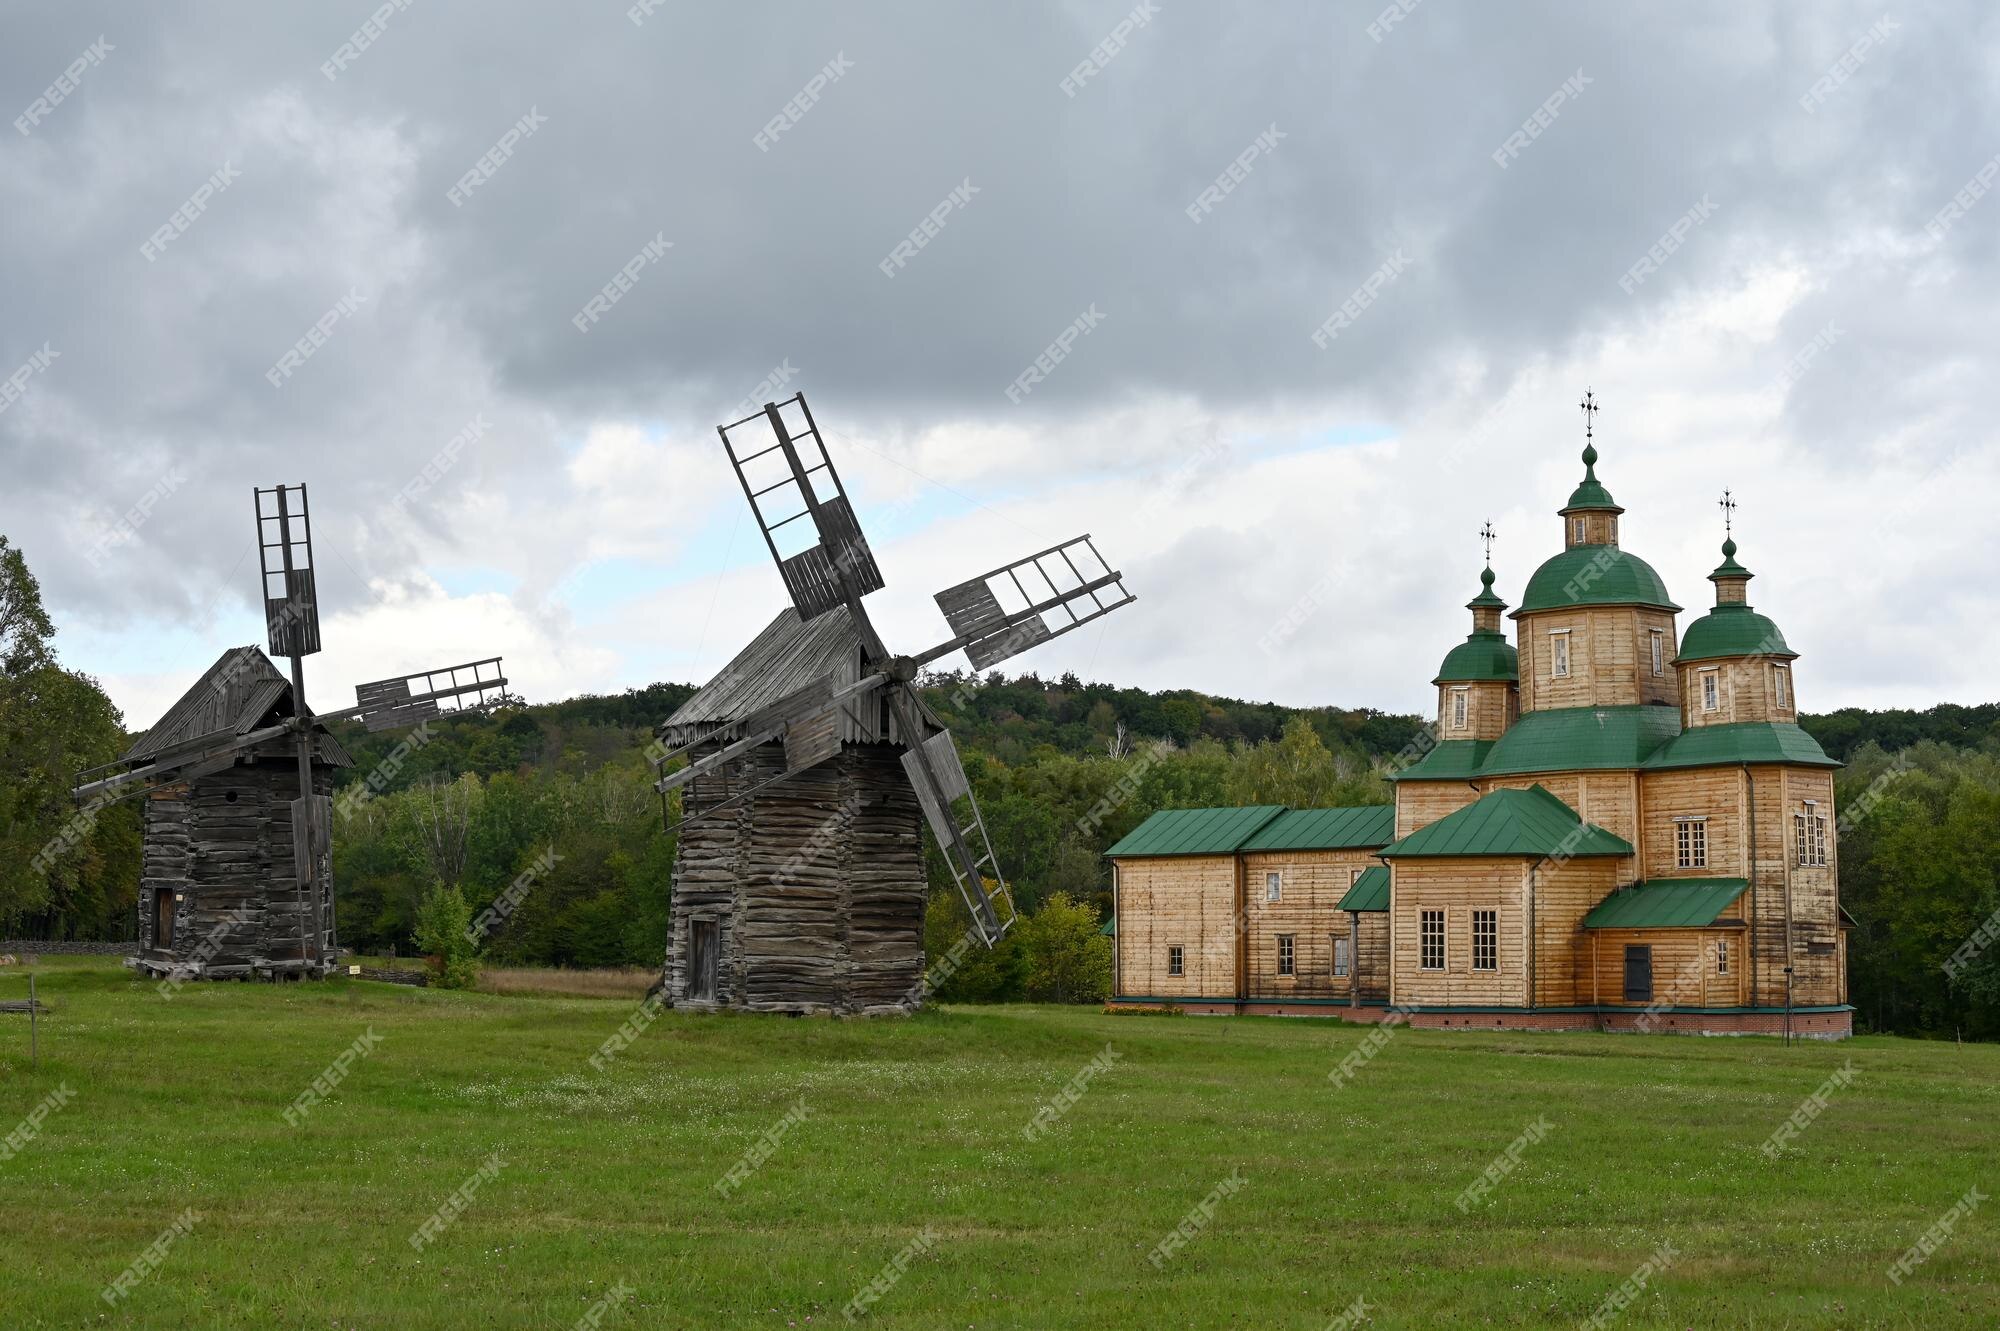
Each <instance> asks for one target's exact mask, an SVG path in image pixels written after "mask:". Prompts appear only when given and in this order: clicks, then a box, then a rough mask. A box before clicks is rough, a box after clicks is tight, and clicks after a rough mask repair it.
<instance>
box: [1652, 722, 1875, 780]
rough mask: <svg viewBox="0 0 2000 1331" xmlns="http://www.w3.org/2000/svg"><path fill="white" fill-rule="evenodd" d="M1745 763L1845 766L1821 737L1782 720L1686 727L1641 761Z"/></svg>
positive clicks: (1681, 764) (1655, 764)
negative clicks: (1822, 744)
mask: <svg viewBox="0 0 2000 1331" xmlns="http://www.w3.org/2000/svg"><path fill="white" fill-rule="evenodd" d="M1741 763H1795V764H1798V765H1800V766H1804V767H1841V766H1844V765H1845V764H1843V763H1841V762H1840V761H1839V760H1838V759H1836V758H1829V757H1827V756H1826V750H1825V749H1822V748H1821V747H1820V746H1819V741H1818V740H1816V739H1814V738H1813V737H1812V736H1811V735H1808V734H1807V733H1806V732H1805V731H1803V730H1801V729H1799V727H1797V726H1795V725H1791V724H1789V723H1786V722H1779V721H1736V722H1731V723H1730V724H1728V725H1720V726H1696V727H1694V728H1693V729H1691V730H1683V731H1682V732H1681V733H1680V734H1679V736H1677V737H1676V738H1675V739H1674V740H1673V741H1672V742H1670V743H1668V744H1666V745H1664V746H1662V747H1661V748H1660V749H1659V750H1658V751H1657V752H1656V753H1654V754H1653V755H1652V756H1651V757H1649V758H1647V759H1646V761H1645V762H1644V763H1643V764H1641V765H1642V766H1644V767H1646V768H1648V769H1649V770H1657V769H1659V768H1663V767H1734V766H1737V765H1739V764H1741Z"/></svg>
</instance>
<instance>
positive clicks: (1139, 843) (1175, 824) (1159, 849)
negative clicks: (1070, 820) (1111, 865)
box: [1104, 804, 1285, 857]
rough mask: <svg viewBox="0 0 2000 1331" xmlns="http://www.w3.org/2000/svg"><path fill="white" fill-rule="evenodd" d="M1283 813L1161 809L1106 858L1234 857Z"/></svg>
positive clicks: (1251, 808) (1254, 808)
mask: <svg viewBox="0 0 2000 1331" xmlns="http://www.w3.org/2000/svg"><path fill="white" fill-rule="evenodd" d="M1284 811H1285V806H1284V805H1282V804H1251V805H1247V806H1244V807H1242V808H1236V809H1162V810H1160V811H1159V812H1158V813H1156V814H1154V815H1153V816H1152V817H1151V818H1148V819H1147V820H1146V821H1145V822H1143V823H1140V824H1139V825H1138V826H1137V827H1135V828H1133V829H1132V830H1131V831H1130V832H1127V833H1126V834H1125V835H1124V836H1123V837H1120V838H1119V840H1118V843H1117V844H1116V845H1114V846H1112V847H1111V849H1109V850H1107V851H1105V852H1104V853H1105V854H1106V855H1109V856H1133V857H1137V856H1144V855H1234V854H1235V853H1236V852H1237V851H1238V850H1241V849H1242V848H1243V843H1244V842H1246V841H1248V840H1249V839H1250V838H1251V837H1252V836H1255V835H1256V834H1257V832H1258V831H1259V830H1261V829H1262V828H1263V827H1264V825H1265V824H1267V823H1269V822H1270V821H1271V820H1272V819H1274V818H1276V817H1277V816H1278V815H1280V814H1282V813H1283V812H1284Z"/></svg>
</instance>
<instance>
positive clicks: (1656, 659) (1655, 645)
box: [1646, 629, 1667, 676]
mask: <svg viewBox="0 0 2000 1331" xmlns="http://www.w3.org/2000/svg"><path fill="white" fill-rule="evenodd" d="M1646 636H1647V637H1648V638H1650V639H1651V640H1652V653H1653V674H1654V675H1656V676H1657V675H1664V674H1666V673H1667V635H1666V634H1665V633H1664V632H1662V631H1661V630H1659V629H1647V630H1646Z"/></svg>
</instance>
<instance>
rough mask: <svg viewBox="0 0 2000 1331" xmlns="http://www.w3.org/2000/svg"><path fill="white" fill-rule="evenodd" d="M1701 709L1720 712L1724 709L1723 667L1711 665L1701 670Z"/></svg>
mask: <svg viewBox="0 0 2000 1331" xmlns="http://www.w3.org/2000/svg"><path fill="white" fill-rule="evenodd" d="M1701 710H1702V711H1704V712H1719V711H1721V710H1722V668H1721V667H1720V666H1710V667H1708V669H1706V670H1704V671H1702V672H1701Z"/></svg>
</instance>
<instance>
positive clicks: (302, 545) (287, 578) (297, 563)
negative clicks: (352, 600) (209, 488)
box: [253, 485, 319, 657]
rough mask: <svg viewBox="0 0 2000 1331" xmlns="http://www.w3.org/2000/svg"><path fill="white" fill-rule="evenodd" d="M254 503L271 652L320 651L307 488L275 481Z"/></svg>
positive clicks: (304, 653) (299, 653) (256, 495)
mask: <svg viewBox="0 0 2000 1331" xmlns="http://www.w3.org/2000/svg"><path fill="white" fill-rule="evenodd" d="M253 502H254V503H255V505H256V509H257V560H258V563H259V565H260V566H261V567H262V569H263V574H264V625H265V628H266V630H267V632H268V634H269V637H270V642H271V655H273V656H292V657H298V656H311V655H312V654H313V653H315V652H317V651H318V650H319V589H318V586H317V583H316V581H315V579H314V576H313V558H312V516H311V513H310V512H309V510H308V508H307V503H306V487H305V486H303V485H274V486H272V487H271V488H270V489H268V490H258V491H255V492H254V495H253Z"/></svg>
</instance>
